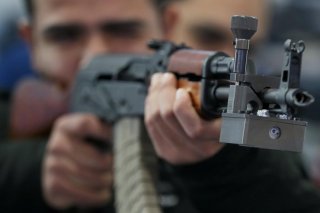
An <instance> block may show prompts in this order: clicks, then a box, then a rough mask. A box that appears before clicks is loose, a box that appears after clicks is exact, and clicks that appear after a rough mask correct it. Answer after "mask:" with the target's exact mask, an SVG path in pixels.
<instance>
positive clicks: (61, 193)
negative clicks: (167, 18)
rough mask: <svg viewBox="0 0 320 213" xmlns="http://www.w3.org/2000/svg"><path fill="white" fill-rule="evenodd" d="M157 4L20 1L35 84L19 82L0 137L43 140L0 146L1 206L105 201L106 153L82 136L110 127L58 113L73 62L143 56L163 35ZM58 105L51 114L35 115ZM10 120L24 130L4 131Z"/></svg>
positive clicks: (146, 0)
mask: <svg viewBox="0 0 320 213" xmlns="http://www.w3.org/2000/svg"><path fill="white" fill-rule="evenodd" d="M159 4H162V1H153V0H135V1H131V0H112V1H110V0H72V1H70V0H68V1H63V0H48V1H40V0H26V6H27V8H28V11H29V22H28V23H25V24H24V25H23V26H22V27H21V34H22V35H23V37H24V38H25V39H26V41H28V42H29V44H30V47H31V48H30V49H31V54H32V62H33V66H34V68H35V69H36V71H37V72H38V73H39V75H40V77H41V79H42V80H41V81H35V80H26V81H24V82H21V84H20V85H18V86H17V88H16V89H15V92H14V93H13V97H11V104H10V105H11V106H10V111H11V112H10V115H11V118H10V119H11V121H10V122H11V126H10V130H9V133H8V135H9V138H10V137H14V138H18V139H19V140H23V141H36V140H38V139H37V138H39V139H40V140H42V141H46V140H48V143H47V145H46V144H45V143H38V144H35V142H33V143H24V144H1V145H2V149H1V159H2V160H3V161H2V163H3V164H2V166H1V170H2V171H1V174H5V175H2V176H1V189H2V188H4V190H1V191H5V192H6V194H4V195H3V196H1V198H2V199H1V201H0V202H1V204H0V206H1V207H3V208H2V209H4V210H6V209H7V210H8V211H13V210H16V209H19V210H25V208H27V207H30V208H32V210H30V211H41V210H39V209H38V207H41V208H40V209H43V211H45V210H44V209H47V210H53V209H60V210H63V209H68V208H70V207H99V206H103V205H105V204H109V205H111V204H112V182H113V174H112V166H113V165H112V154H111V153H103V154H102V153H101V152H100V151H99V150H96V149H95V148H93V146H91V145H89V144H88V143H87V142H86V141H85V137H86V136H90V137H94V138H98V139H100V140H104V141H108V140H110V139H111V127H110V126H106V125H104V124H102V123H101V122H100V120H99V119H98V118H96V117H95V116H93V115H88V114H69V115H65V111H64V109H65V108H64V106H65V105H67V99H68V98H67V97H68V95H69V90H70V87H71V85H72V82H73V80H74V78H75V75H76V73H77V71H78V70H79V67H80V64H81V63H84V62H85V61H88V60H90V58H91V57H93V56H94V55H96V54H99V53H108V52H109V53H111V52H112V53H148V52H149V50H148V49H147V47H146V42H147V41H148V40H150V39H154V38H163V29H162V28H161V26H162V19H161V9H160V6H159ZM46 91H48V93H46ZM47 100H48V102H47V103H45V104H44V105H41V103H42V101H44V102H46V101H47ZM61 105H62V110H60V109H59V110H58V112H57V113H54V117H50V116H51V115H50V116H49V119H47V118H45V119H42V118H39V119H38V118H37V116H40V117H41V116H43V115H45V114H46V113H48V114H50V113H51V112H52V111H54V110H55V109H54V108H55V107H58V108H59V107H60V108H61ZM0 110H2V109H0ZM20 110H22V111H20ZM3 114H4V115H6V116H7V113H3ZM16 114H17V115H18V116H17V115H16ZM12 117H14V118H16V119H17V121H16V122H17V123H18V124H19V125H20V124H22V125H25V126H24V127H25V129H24V128H22V131H20V130H21V129H19V130H18V131H17V130H15V129H12V127H14V125H13V126H12ZM3 121H5V120H4V119H3V118H1V122H3ZM5 123H6V122H5ZM54 123H55V124H54ZM31 126H33V127H34V126H35V129H32V128H33V127H31ZM30 127H31V128H30ZM51 128H52V131H51ZM25 130H28V131H25ZM29 130H30V131H29ZM47 134H50V137H49V139H46V137H48V136H46V135H47ZM106 143H107V142H106ZM32 150H33V151H32ZM2 151H3V152H2ZM41 164H42V166H41V167H42V168H39V166H40V165H41ZM40 173H41V174H40ZM40 180H41V182H42V183H41V184H40ZM31 187H33V189H32V188H31ZM10 189H12V191H11V190H10ZM41 191H42V192H43V193H42V192H41ZM42 196H43V197H42ZM44 200H45V201H44ZM44 202H46V203H47V206H46V204H45V203H44ZM19 204H21V205H19ZM51 208H53V209H51ZM110 211H111V210H110Z"/></svg>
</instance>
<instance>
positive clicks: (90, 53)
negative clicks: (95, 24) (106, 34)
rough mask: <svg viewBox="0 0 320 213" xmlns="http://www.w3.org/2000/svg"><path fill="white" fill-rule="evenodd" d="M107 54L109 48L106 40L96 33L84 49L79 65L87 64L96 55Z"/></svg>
mask: <svg viewBox="0 0 320 213" xmlns="http://www.w3.org/2000/svg"><path fill="white" fill-rule="evenodd" d="M109 52H110V48H109V45H108V42H107V41H106V39H104V38H103V36H102V35H101V34H99V33H97V32H96V33H92V34H91V35H90V36H89V38H88V40H87V44H86V45H85V47H84V50H83V57H82V60H81V64H82V65H83V64H86V63H88V62H89V61H90V60H91V59H92V58H93V57H94V56H96V55H99V54H102V53H109Z"/></svg>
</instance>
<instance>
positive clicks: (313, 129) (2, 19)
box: [0, 0, 320, 187]
mask: <svg viewBox="0 0 320 213" xmlns="http://www.w3.org/2000/svg"><path fill="white" fill-rule="evenodd" d="M22 2H23V1H21V0H0V95H5V94H7V93H10V92H11V91H12V89H13V88H14V86H15V84H16V83H17V82H18V81H19V80H20V79H21V78H23V77H26V76H34V73H33V71H32V68H31V64H30V60H29V51H28V47H27V45H26V44H25V43H24V41H23V40H21V39H20V37H19V34H18V30H17V23H18V22H19V21H21V20H23V18H24V9H23V5H22ZM272 2H273V6H272V21H271V33H270V36H269V37H268V40H267V43H266V44H265V45H264V46H263V47H262V48H260V50H259V51H258V54H256V55H255V57H256V60H257V61H258V72H260V73H265V74H279V73H280V72H281V68H282V58H283V43H284V41H285V40H286V39H287V38H290V39H292V40H294V41H298V40H304V41H305V44H306V51H305V52H304V57H303V66H302V87H303V88H304V89H306V90H308V91H310V93H312V94H313V95H314V96H315V97H316V101H315V103H314V104H313V105H312V106H311V107H309V108H307V109H305V110H303V111H301V117H302V118H303V119H305V120H307V121H308V122H309V127H308V129H307V136H306V143H305V145H304V152H303V155H304V160H305V164H306V166H307V169H308V171H309V174H310V175H311V176H312V177H313V178H314V181H315V182H316V183H317V184H318V186H319V187H320V113H319V112H318V111H317V110H318V109H320V85H319V84H320V70H319V69H320V4H319V0H305V1H301V0H272Z"/></svg>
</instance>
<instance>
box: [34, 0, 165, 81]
mask: <svg viewBox="0 0 320 213" xmlns="http://www.w3.org/2000/svg"><path fill="white" fill-rule="evenodd" d="M34 1H35V5H36V6H35V8H36V9H35V11H36V12H35V16H34V19H33V22H32V56H33V64H34V67H35V69H36V70H37V71H39V72H40V73H42V74H43V75H44V76H46V77H48V78H49V79H51V80H53V81H56V82H58V83H59V84H61V85H63V86H64V87H68V86H69V85H70V83H71V82H72V80H73V79H74V77H75V74H76V72H77V70H78V69H79V66H80V64H81V63H82V62H83V61H86V60H87V59H88V58H90V57H92V56H93V55H95V54H97V53H102V52H104V53H132V52H134V53H145V52H147V51H148V50H147V47H146V42H147V41H148V40H149V39H152V38H161V37H162V33H161V29H160V24H159V17H158V14H157V13H156V10H155V8H154V7H153V5H152V3H151V1H150V0H45V1H43V0H34Z"/></svg>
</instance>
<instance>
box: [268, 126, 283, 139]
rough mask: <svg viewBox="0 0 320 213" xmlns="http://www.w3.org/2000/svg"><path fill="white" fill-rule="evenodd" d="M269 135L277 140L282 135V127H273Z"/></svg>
mask: <svg viewBox="0 0 320 213" xmlns="http://www.w3.org/2000/svg"><path fill="white" fill-rule="evenodd" d="M269 136H270V138H271V139H273V140H276V139H279V138H280V136H281V129H280V128H279V127H276V126H275V127H272V128H271V129H270V131H269Z"/></svg>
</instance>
